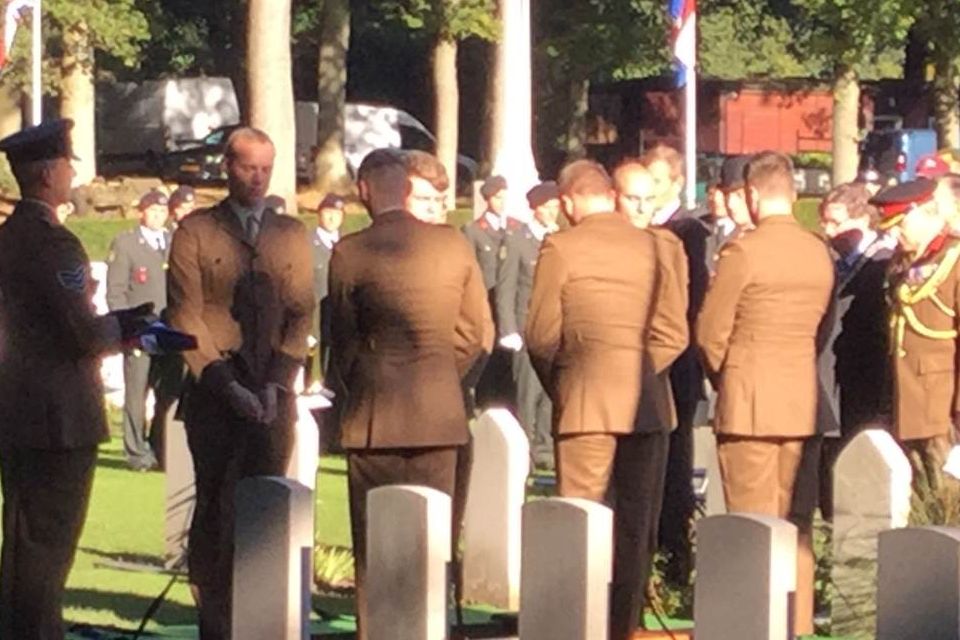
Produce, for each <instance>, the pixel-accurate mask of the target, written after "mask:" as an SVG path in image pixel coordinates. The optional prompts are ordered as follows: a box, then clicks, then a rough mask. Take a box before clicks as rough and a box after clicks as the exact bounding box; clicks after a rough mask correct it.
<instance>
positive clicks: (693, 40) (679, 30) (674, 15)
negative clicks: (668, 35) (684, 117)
mask: <svg viewBox="0 0 960 640" xmlns="http://www.w3.org/2000/svg"><path fill="white" fill-rule="evenodd" d="M668 1H669V3H670V6H669V11H670V21H671V23H672V25H673V33H672V36H673V57H674V58H675V59H676V61H677V65H678V68H677V86H678V87H682V86H684V85H685V84H686V83H687V74H688V73H692V72H693V69H694V66H695V65H696V64H697V0H668Z"/></svg>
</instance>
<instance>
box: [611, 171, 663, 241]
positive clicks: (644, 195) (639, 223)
mask: <svg viewBox="0 0 960 640" xmlns="http://www.w3.org/2000/svg"><path fill="white" fill-rule="evenodd" d="M613 185H614V188H615V189H616V191H617V213H619V214H620V215H622V216H623V217H624V218H626V219H627V220H629V221H630V224H632V225H633V226H635V227H638V228H640V229H646V228H647V227H648V226H650V221H651V220H652V219H653V214H654V212H656V210H657V204H656V203H657V198H656V193H655V190H654V181H653V176H652V175H650V171H649V170H648V169H647V168H646V167H645V166H644V164H643V162H642V161H641V160H640V159H639V158H628V159H626V160H624V161H623V162H621V163H620V165H619V166H618V167H617V168H616V170H614V172H613Z"/></svg>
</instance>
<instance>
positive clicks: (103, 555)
mask: <svg viewBox="0 0 960 640" xmlns="http://www.w3.org/2000/svg"><path fill="white" fill-rule="evenodd" d="M80 551H82V552H84V553H86V554H89V555H91V556H93V557H94V558H97V559H98V560H101V561H103V562H105V563H106V564H110V563H117V564H131V565H145V566H148V567H156V568H158V569H162V568H163V556H159V555H153V554H149V553H121V552H108V551H101V550H100V549H93V548H91V547H80ZM118 568H121V569H122V567H118Z"/></svg>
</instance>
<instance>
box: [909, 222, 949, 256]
mask: <svg viewBox="0 0 960 640" xmlns="http://www.w3.org/2000/svg"><path fill="white" fill-rule="evenodd" d="M948 240H950V233H949V232H948V231H946V230H944V232H943V233H941V234H940V235H938V236H937V237H936V238H934V239H933V240H931V241H930V244H928V245H927V248H926V249H924V251H923V254H922V255H921V256H920V257H918V258H917V259H916V260H914V261H913V263H914V264H919V263H921V262H929V261H930V260H933V258H934V257H936V255H937V254H938V253H940V252H941V251H942V250H943V248H944V247H945V246H946V244H947V241H948Z"/></svg>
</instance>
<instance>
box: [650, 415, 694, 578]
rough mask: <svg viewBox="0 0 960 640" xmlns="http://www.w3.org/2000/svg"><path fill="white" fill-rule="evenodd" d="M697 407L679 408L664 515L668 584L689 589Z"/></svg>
mask: <svg viewBox="0 0 960 640" xmlns="http://www.w3.org/2000/svg"><path fill="white" fill-rule="evenodd" d="M694 413H695V407H691V406H682V405H680V404H679V403H678V404H677V428H676V429H674V430H673V432H672V433H671V434H670V451H669V453H668V456H667V477H666V484H665V485H664V492H663V511H662V513H661V514H660V535H659V542H660V548H661V549H663V550H664V551H665V552H666V553H667V554H668V555H669V561H668V563H667V575H666V579H667V581H668V582H670V583H672V584H676V585H685V584H688V583H689V581H690V574H691V572H692V571H693V552H692V548H691V547H692V535H691V527H692V521H693V513H694V511H695V510H696V507H697V502H696V496H695V495H694V493H693V418H694Z"/></svg>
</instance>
